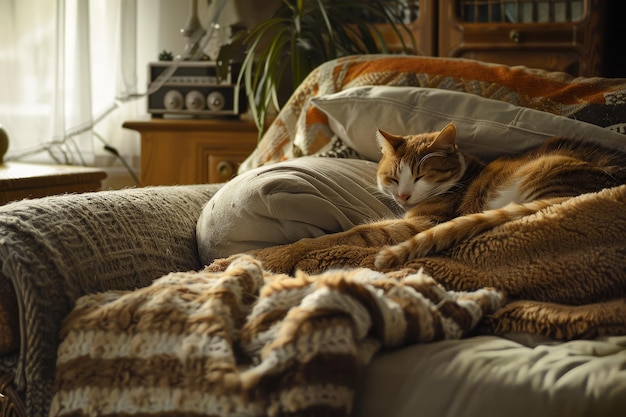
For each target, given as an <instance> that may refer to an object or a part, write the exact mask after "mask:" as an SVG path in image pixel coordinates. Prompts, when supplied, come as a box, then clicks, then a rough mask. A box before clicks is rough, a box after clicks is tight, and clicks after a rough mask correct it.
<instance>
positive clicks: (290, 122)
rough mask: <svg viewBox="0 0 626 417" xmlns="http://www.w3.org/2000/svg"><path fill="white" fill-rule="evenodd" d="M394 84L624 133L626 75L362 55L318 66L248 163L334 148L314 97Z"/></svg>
mask: <svg viewBox="0 0 626 417" xmlns="http://www.w3.org/2000/svg"><path fill="white" fill-rule="evenodd" d="M371 85H388V86H414V87H425V88H436V89H441V90H452V91H459V92H464V93H469V94H473V95H477V96H481V97H484V98H489V99H493V100H498V101H502V102H506V103H510V104H514V105H517V106H521V107H527V108H530V109H535V110H541V111H545V112H548V113H551V114H554V115H559V116H565V117H568V118H571V119H576V120H581V121H585V122H588V123H591V124H595V125H598V126H601V127H606V128H609V129H611V130H615V131H619V132H620V133H624V132H625V131H626V124H625V122H624V121H625V120H626V106H624V105H623V104H624V102H625V101H624V99H625V97H624V91H626V80H620V79H610V78H582V77H578V78H577V77H572V76H571V75H568V74H566V73H561V72H548V71H544V70H536V69H530V68H526V67H521V66H520V67H508V66H504V65H498V64H491V63H485V62H480V61H474V60H464V59H457V58H432V57H416V56H408V55H358V56H350V57H345V58H339V59H336V60H333V61H329V62H327V63H324V64H322V65H321V66H319V67H318V68H317V69H315V70H314V71H313V72H312V73H311V74H309V76H308V77H307V78H306V79H305V80H304V82H303V83H302V84H301V85H300V86H299V87H298V89H297V90H296V91H295V92H294V94H293V95H292V96H291V98H290V100H289V102H288V103H287V104H286V105H285V106H284V107H283V109H282V110H281V112H280V113H279V114H278V116H277V118H276V119H275V120H274V122H273V123H272V125H271V126H270V127H269V128H268V131H267V132H266V134H265V135H264V136H263V139H262V140H261V141H260V142H259V145H258V146H257V148H256V150H255V151H254V153H253V154H252V155H251V157H250V158H248V160H247V161H246V162H245V163H244V164H243V165H242V167H241V171H245V170H248V169H251V168H254V167H257V166H260V165H265V164H268V163H273V162H278V161H282V160H287V159H292V158H294V157H298V156H304V155H315V154H319V153H325V152H329V151H330V150H332V149H333V148H334V147H335V146H336V144H337V137H336V136H335V135H334V133H333V131H332V130H331V129H330V127H329V126H328V119H327V117H326V115H325V114H324V113H323V112H322V111H321V110H319V109H318V108H317V107H315V106H314V105H313V104H312V103H311V101H310V98H312V97H319V96H322V95H328V94H333V93H336V92H339V91H343V90H346V89H348V88H351V87H360V86H371Z"/></svg>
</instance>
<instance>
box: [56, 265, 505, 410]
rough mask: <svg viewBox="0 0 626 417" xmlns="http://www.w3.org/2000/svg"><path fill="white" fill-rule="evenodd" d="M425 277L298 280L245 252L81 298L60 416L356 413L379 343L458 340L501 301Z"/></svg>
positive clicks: (67, 339)
mask: <svg viewBox="0 0 626 417" xmlns="http://www.w3.org/2000/svg"><path fill="white" fill-rule="evenodd" d="M501 299H502V298H501V294H500V293H499V292H497V291H495V290H493V289H481V290H478V291H476V292H453V291H446V290H444V289H443V288H442V287H441V286H439V285H438V284H436V282H435V281H434V280H433V279H432V278H430V277H429V276H427V275H425V274H423V273H420V272H418V273H415V274H409V275H406V276H405V277H403V278H401V279H395V278H390V277H389V276H386V275H385V274H382V273H378V272H375V271H372V270H370V269H364V268H360V269H349V270H348V269H345V270H332V271H328V272H326V273H323V274H321V275H315V276H311V275H306V274H304V273H299V274H297V276H296V277H295V278H292V277H289V276H286V275H279V274H271V273H268V272H265V271H264V270H263V268H262V267H261V264H260V263H259V262H258V261H256V260H255V259H254V258H252V257H250V256H246V255H241V256H236V257H235V258H234V259H233V262H232V263H231V264H230V266H229V267H228V268H227V269H226V271H224V272H218V273H211V272H190V273H172V274H170V275H167V276H165V277H163V278H160V279H158V280H156V281H155V282H154V283H153V284H152V285H151V286H149V287H145V288H141V289H138V290H135V291H118V292H105V293H100V294H97V295H89V296H85V297H83V298H81V299H79V301H78V303H77V305H76V307H75V309H74V310H73V311H72V313H71V314H70V315H69V316H68V317H67V319H66V321H65V324H64V327H63V330H62V334H61V337H62V343H61V346H60V348H59V353H58V364H57V366H58V368H57V378H56V384H55V394H54V397H53V401H52V406H51V412H50V415H51V416H82V415H93V416H95V415H97V416H107V415H144V416H157V415H159V416H173V415H186V416H196V415H197V416H221V417H225V416H238V417H239V416H266V415H267V416H286V415H289V416H296V415H310V416H313V415H315V416H321V415H324V416H345V415H348V414H349V413H350V411H351V407H352V397H353V393H354V390H355V387H356V383H357V381H358V379H359V377H360V375H361V371H362V370H363V367H364V366H365V365H366V364H367V363H368V362H369V360H370V358H371V357H372V355H373V354H374V353H375V352H376V351H377V350H378V349H380V348H394V347H399V346H404V345H408V344H412V343H419V342H430V341H435V340H441V339H446V338H459V337H461V336H463V335H465V334H466V333H467V332H469V331H471V330H472V329H473V328H474V327H475V326H476V325H477V324H478V323H479V321H480V320H481V318H482V317H483V316H484V315H485V314H488V313H491V312H493V311H494V310H495V309H496V308H497V307H498V306H499V305H500V302H501Z"/></svg>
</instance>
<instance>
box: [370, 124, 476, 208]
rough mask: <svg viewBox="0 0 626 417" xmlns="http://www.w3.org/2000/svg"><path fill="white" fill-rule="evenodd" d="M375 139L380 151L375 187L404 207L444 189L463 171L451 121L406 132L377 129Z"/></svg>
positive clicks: (452, 183)
mask: <svg viewBox="0 0 626 417" xmlns="http://www.w3.org/2000/svg"><path fill="white" fill-rule="evenodd" d="M376 139H377V141H378V146H379V148H380V150H381V152H382V157H381V160H380V163H379V164H378V175H377V178H378V188H379V189H380V190H381V191H382V192H384V193H385V194H388V195H390V196H391V197H393V199H394V200H395V201H396V202H397V203H398V204H400V205H401V206H402V207H404V208H405V209H407V210H408V209H410V208H411V207H413V206H415V205H416V204H418V203H420V202H422V201H424V200H427V199H428V198H431V197H433V196H436V195H439V194H442V193H445V192H446V191H448V190H449V189H450V188H451V187H452V186H454V185H455V184H456V183H457V182H458V181H459V179H460V178H461V177H462V176H463V174H464V172H465V167H466V166H465V158H464V157H463V155H462V154H461V153H460V152H459V150H458V148H457V146H456V127H455V126H454V125H453V124H449V125H447V126H446V127H444V128H443V129H442V130H441V131H439V132H431V133H421V134H416V135H407V136H400V135H393V134H390V133H387V132H384V131H382V130H380V129H378V131H377V133H376Z"/></svg>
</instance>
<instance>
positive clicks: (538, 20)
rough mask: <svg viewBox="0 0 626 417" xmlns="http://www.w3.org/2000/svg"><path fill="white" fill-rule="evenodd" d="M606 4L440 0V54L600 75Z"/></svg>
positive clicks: (590, 1)
mask: <svg viewBox="0 0 626 417" xmlns="http://www.w3.org/2000/svg"><path fill="white" fill-rule="evenodd" d="M592 10H593V13H592ZM604 10H605V2H604V1H603V0H516V1H510V0H490V1H481V0H441V1H440V8H439V55H440V56H450V57H462V58H471V59H478V60H483V61H489V62H496V63H501V64H506V65H525V66H528V67H536V68H543V69H547V70H552V71H564V72H568V73H570V74H572V75H576V76H583V75H584V76H593V75H600V73H601V63H602V55H603V51H602V44H603V38H604V32H603V23H604V22H605V20H606V14H605V12H604Z"/></svg>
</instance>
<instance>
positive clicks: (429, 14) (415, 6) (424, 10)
mask: <svg viewBox="0 0 626 417" xmlns="http://www.w3.org/2000/svg"><path fill="white" fill-rule="evenodd" d="M398 7H399V9H398V10H397V13H398V14H399V15H400V16H402V18H403V22H404V24H405V25H406V27H407V29H408V30H409V31H410V33H411V35H409V34H408V33H405V32H402V30H401V32H402V34H401V36H402V38H403V40H404V42H405V44H406V45H407V47H411V36H413V38H414V40H415V48H412V49H413V53H415V54H416V55H426V56H433V55H436V52H437V36H436V35H434V33H435V31H436V27H437V26H436V23H437V0H405V1H403V2H400V5H399V6H398ZM376 27H377V29H378V30H379V32H380V34H381V35H382V36H383V38H384V39H385V43H386V44H387V47H388V48H389V50H390V51H392V52H400V51H402V42H401V40H400V38H399V36H398V33H396V32H395V31H394V30H393V29H392V28H391V27H389V25H386V24H376Z"/></svg>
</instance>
